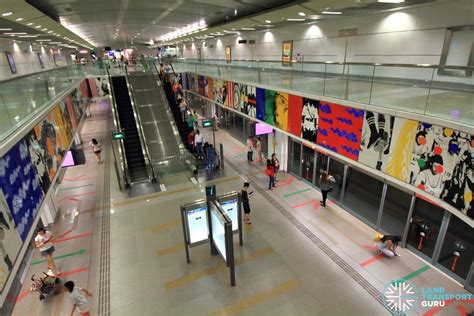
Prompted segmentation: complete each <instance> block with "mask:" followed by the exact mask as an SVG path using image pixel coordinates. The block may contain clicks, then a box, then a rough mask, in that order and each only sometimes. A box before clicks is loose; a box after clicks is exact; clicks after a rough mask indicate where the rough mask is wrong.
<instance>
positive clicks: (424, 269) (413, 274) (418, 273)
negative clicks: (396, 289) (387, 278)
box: [392, 265, 431, 282]
mask: <svg viewBox="0 0 474 316" xmlns="http://www.w3.org/2000/svg"><path fill="white" fill-rule="evenodd" d="M429 269H431V267H430V266H428V265H426V266H424V267H422V268H420V269H418V270H416V271H413V272H412V273H410V274H407V275H405V276H404V277H403V278H400V279H398V280H394V281H395V282H396V281H399V280H405V281H408V280H410V279H413V278H414V277H416V276H419V275H420V274H422V273H423V272H426V271H428V270H429ZM392 282H393V281H392Z"/></svg>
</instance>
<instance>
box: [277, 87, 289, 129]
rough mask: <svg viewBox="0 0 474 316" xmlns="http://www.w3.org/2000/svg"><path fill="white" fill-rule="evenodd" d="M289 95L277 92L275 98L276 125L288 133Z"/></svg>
mask: <svg viewBox="0 0 474 316" xmlns="http://www.w3.org/2000/svg"><path fill="white" fill-rule="evenodd" d="M288 97H289V95H288V93H283V92H277V94H276V96H275V125H276V127H278V128H280V129H282V130H284V131H286V130H288V107H289V100H288Z"/></svg>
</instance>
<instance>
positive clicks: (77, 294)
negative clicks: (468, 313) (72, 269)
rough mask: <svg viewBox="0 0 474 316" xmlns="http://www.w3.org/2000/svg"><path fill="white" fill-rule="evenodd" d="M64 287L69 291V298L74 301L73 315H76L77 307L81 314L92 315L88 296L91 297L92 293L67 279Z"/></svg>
mask: <svg viewBox="0 0 474 316" xmlns="http://www.w3.org/2000/svg"><path fill="white" fill-rule="evenodd" d="M64 287H65V288H66V289H67V290H68V291H69V298H70V299H71V301H72V311H71V316H72V315H74V312H75V311H76V308H77V310H78V311H79V314H80V315H81V316H90V312H89V301H88V300H87V297H91V296H92V293H91V292H89V291H88V290H87V289H82V288H80V287H78V286H76V285H75V284H74V282H73V281H67V282H66V283H64Z"/></svg>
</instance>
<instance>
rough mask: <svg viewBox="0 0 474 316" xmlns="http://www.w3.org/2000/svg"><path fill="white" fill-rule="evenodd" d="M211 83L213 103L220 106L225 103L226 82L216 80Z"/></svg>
mask: <svg viewBox="0 0 474 316" xmlns="http://www.w3.org/2000/svg"><path fill="white" fill-rule="evenodd" d="M212 83H213V92H214V101H216V102H217V103H220V104H224V105H225V104H226V103H227V94H228V91H227V88H228V87H227V81H226V80H220V79H216V80H213V81H212Z"/></svg>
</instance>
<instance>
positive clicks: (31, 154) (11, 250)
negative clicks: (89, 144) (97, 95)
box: [0, 81, 88, 291]
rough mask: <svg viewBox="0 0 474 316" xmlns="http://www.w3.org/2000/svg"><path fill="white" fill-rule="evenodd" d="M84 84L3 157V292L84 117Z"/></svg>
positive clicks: (0, 207) (0, 285)
mask: <svg viewBox="0 0 474 316" xmlns="http://www.w3.org/2000/svg"><path fill="white" fill-rule="evenodd" d="M84 82H85V81H83V82H82V83H81V85H80V86H79V89H75V90H73V91H72V93H71V94H70V95H68V96H66V97H65V99H64V100H63V101H61V102H60V103H59V104H58V105H56V107H54V108H53V109H52V110H51V112H50V113H48V114H47V115H46V117H45V118H44V119H43V120H42V121H41V122H40V123H39V124H37V125H36V126H35V127H34V128H33V129H32V130H31V131H30V132H29V133H28V134H27V135H26V136H25V137H24V138H23V139H22V140H21V141H19V142H18V143H17V144H15V145H14V146H13V147H12V148H10V150H9V151H8V152H7V153H6V154H5V155H4V156H3V157H1V158H0V189H1V190H0V290H1V291H3V288H4V285H5V284H6V282H7V280H8V277H9V274H10V271H11V270H12V268H13V266H14V265H15V261H16V259H17V255H18V253H19V251H20V249H21V247H22V245H23V243H24V242H26V241H27V237H28V234H29V233H30V231H31V229H32V225H33V222H34V221H35V219H36V217H37V214H38V211H39V209H40V207H41V203H42V201H43V199H44V196H45V195H46V193H47V192H48V190H49V189H50V187H51V182H52V180H53V179H54V176H55V174H56V173H57V170H58V168H59V167H60V164H61V161H62V158H63V156H64V154H65V152H66V150H67V147H68V146H69V143H70V142H71V140H72V135H73V133H74V132H75V130H76V129H77V126H78V123H79V122H80V120H81V118H82V115H83V110H82V108H81V104H82V103H84V102H85V101H84V100H85V99H83V95H84V94H86V95H87V93H88V89H86V88H87V84H84Z"/></svg>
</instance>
